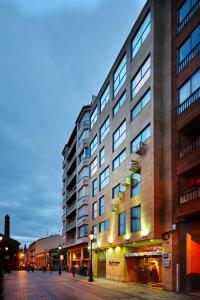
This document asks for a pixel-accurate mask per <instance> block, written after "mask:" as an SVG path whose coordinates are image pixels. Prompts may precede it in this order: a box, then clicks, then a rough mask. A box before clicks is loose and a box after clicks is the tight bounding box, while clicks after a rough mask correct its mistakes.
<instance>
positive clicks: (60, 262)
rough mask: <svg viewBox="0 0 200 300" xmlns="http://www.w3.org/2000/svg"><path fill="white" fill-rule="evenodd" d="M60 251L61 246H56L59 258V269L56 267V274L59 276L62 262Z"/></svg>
mask: <svg viewBox="0 0 200 300" xmlns="http://www.w3.org/2000/svg"><path fill="white" fill-rule="evenodd" d="M61 249H62V246H61V245H59V246H58V257H59V267H58V274H59V275H61V274H62V260H61V254H60V252H61Z"/></svg>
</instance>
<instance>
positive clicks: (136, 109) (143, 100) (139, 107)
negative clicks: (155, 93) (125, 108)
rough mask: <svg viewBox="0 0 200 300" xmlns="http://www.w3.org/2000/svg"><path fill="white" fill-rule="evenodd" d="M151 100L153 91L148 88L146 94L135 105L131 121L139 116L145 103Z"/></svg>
mask: <svg viewBox="0 0 200 300" xmlns="http://www.w3.org/2000/svg"><path fill="white" fill-rule="evenodd" d="M150 100H151V92H150V90H148V91H147V92H146V93H145V94H144V96H142V98H141V99H140V100H139V102H138V103H137V104H136V105H135V106H134V108H133V109H132V111H131V121H133V119H135V118H136V117H137V115H138V114H139V113H140V112H141V110H142V109H143V108H144V107H145V105H146V104H147V103H148V102H149V101H150Z"/></svg>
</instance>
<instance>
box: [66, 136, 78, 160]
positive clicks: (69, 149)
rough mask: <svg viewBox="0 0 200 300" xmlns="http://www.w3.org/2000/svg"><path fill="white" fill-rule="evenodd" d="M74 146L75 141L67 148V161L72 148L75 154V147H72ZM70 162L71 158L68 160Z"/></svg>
mask: <svg viewBox="0 0 200 300" xmlns="http://www.w3.org/2000/svg"><path fill="white" fill-rule="evenodd" d="M75 144H76V139H75V140H74V141H73V142H72V144H71V146H70V147H69V148H68V151H67V159H69V157H70V154H71V152H72V150H73V148H75V152H76V147H74V146H75ZM70 160H71V158H70Z"/></svg>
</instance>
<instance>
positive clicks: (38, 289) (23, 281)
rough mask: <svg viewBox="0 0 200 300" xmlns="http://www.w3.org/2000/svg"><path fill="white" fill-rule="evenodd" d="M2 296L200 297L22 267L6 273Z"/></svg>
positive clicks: (72, 299) (48, 299)
mask: <svg viewBox="0 0 200 300" xmlns="http://www.w3.org/2000/svg"><path fill="white" fill-rule="evenodd" d="M2 298H3V300H41V299H42V300H61V299H62V300H65V299H66V300H68V299H69V300H103V299H105V300H111V299H112V300H115V299H116V300H120V299H125V300H129V299H133V300H134V299H138V300H165V299H167V300H197V299H199V298H197V297H192V296H186V295H180V294H175V293H171V292H166V291H163V290H161V289H158V288H152V287H148V286H143V285H140V284H130V283H122V282H116V281H111V280H106V279H95V281H94V282H92V283H89V282H88V281H87V279H86V278H82V277H80V276H75V278H72V275H71V274H69V273H66V272H63V274H62V275H58V274H57V273H55V272H54V273H49V272H46V273H43V272H33V273H31V272H29V273H27V272H26V271H19V272H12V274H9V275H7V274H6V275H5V277H4V291H3V295H2Z"/></svg>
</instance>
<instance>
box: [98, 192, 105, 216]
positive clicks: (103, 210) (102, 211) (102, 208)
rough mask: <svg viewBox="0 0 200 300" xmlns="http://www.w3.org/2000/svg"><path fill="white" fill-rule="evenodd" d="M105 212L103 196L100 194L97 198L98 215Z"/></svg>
mask: <svg viewBox="0 0 200 300" xmlns="http://www.w3.org/2000/svg"><path fill="white" fill-rule="evenodd" d="M104 214H105V197H104V196H102V197H101V198H100V199H99V215H100V216H102V215H104Z"/></svg>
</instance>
